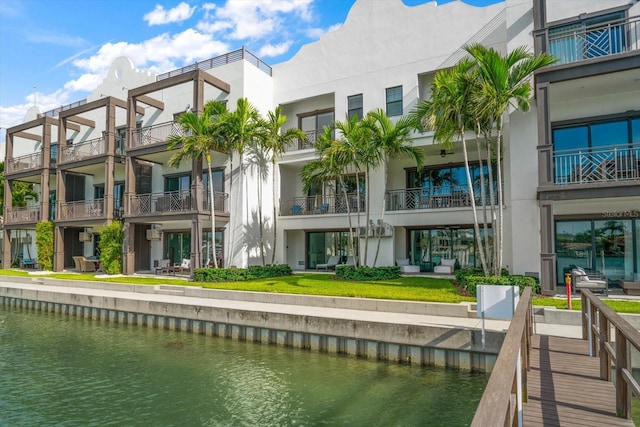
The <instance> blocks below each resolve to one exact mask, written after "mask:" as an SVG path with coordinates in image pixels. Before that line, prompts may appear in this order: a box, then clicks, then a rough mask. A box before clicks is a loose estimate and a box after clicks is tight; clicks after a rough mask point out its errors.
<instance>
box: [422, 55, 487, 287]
mask: <svg viewBox="0 0 640 427" xmlns="http://www.w3.org/2000/svg"><path fill="white" fill-rule="evenodd" d="M473 67H474V63H473V61H471V60H470V59H468V58H463V59H462V60H460V61H459V62H458V63H457V64H456V65H455V66H454V67H453V68H451V69H445V70H440V71H438V72H437V73H436V75H435V77H434V80H433V82H432V84H431V97H430V98H429V99H428V100H426V101H423V102H421V103H420V104H418V106H417V107H416V109H415V110H414V111H412V112H411V114H410V117H411V118H412V119H413V121H414V124H415V125H416V127H418V129H420V130H421V129H422V128H423V127H426V128H428V129H433V130H435V134H434V140H435V141H438V142H440V143H443V144H444V145H445V146H450V145H451V144H452V142H453V139H454V138H459V139H460V140H461V141H462V152H463V154H464V168H465V174H466V177H467V186H468V191H469V199H470V202H471V210H472V212H473V227H474V232H475V235H476V246H477V248H478V254H479V256H480V263H481V265H482V270H483V271H484V273H485V275H487V274H488V273H489V269H488V266H487V262H486V259H485V253H484V249H483V242H482V237H481V235H480V226H479V222H478V213H477V209H476V204H475V191H474V188H473V181H472V179H471V173H470V169H469V154H468V150H467V140H466V136H465V132H466V129H467V125H468V124H469V123H470V122H471V123H473V117H472V111H471V109H470V108H469V107H470V105H471V99H472V94H473V92H474V90H475V86H476V83H475V82H476V78H475V75H474V73H473V72H472V71H473ZM472 126H473V125H472Z"/></svg>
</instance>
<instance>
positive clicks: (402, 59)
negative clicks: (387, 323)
mask: <svg viewBox="0 0 640 427" xmlns="http://www.w3.org/2000/svg"><path fill="white" fill-rule="evenodd" d="M639 38H640V5H639V4H638V3H637V1H629V0H607V1H604V2H603V1H596V0H579V1H578V0H576V1H570V2H568V1H562V0H546V1H545V0H506V1H505V2H501V3H497V4H494V5H491V6H487V7H482V8H480V7H473V6H470V5H467V4H465V3H463V2H461V1H458V2H451V3H447V4H444V5H441V6H436V4H435V3H433V2H432V3H426V4H422V5H419V6H413V7H409V6H405V5H404V4H403V3H402V1H401V0H394V1H372V0H357V1H356V2H355V4H354V5H353V7H352V9H351V10H350V12H349V15H348V17H347V19H346V21H345V23H344V25H343V26H342V27H340V28H339V29H338V30H336V31H333V32H330V33H326V34H324V35H323V36H321V38H320V40H319V41H317V42H314V43H310V44H308V45H305V46H303V47H302V48H301V49H300V51H299V52H298V53H297V54H296V55H295V56H294V57H293V58H292V59H290V60H289V61H287V62H284V63H280V64H277V65H274V66H273V67H270V66H268V65H267V64H265V63H264V62H263V61H261V60H260V59H258V58H257V57H255V56H254V55H253V54H251V53H250V52H248V51H246V50H245V49H240V50H238V51H235V52H231V53H229V54H227V55H223V56H220V57H217V58H212V59H210V60H206V61H202V62H199V63H197V64H195V65H194V66H189V67H185V68H183V69H179V70H174V71H170V72H168V73H166V74H162V75H158V76H151V75H149V74H148V73H146V72H142V71H139V70H136V69H135V68H134V67H133V64H132V62H131V61H130V60H129V59H126V58H120V59H118V60H116V61H115V62H114V64H113V65H112V68H111V70H110V72H109V75H108V76H107V77H106V79H105V81H104V82H103V83H102V85H101V86H100V87H99V88H97V89H96V90H95V91H94V92H93V93H92V94H91V96H89V97H88V98H87V100H85V101H81V102H78V103H76V104H72V105H69V106H65V107H62V108H60V109H58V110H56V111H51V112H46V113H44V114H39V112H37V111H30V112H29V114H28V115H27V117H26V119H25V123H23V124H21V125H17V126H15V127H13V128H11V129H9V130H8V132H7V143H6V166H5V177H6V184H5V212H4V243H3V249H4V255H3V261H4V264H5V265H8V264H9V263H10V262H11V259H12V255H11V252H12V251H13V252H14V254H15V253H16V252H20V255H22V258H23V259H27V258H35V257H37V254H36V253H35V245H34V241H33V238H32V237H31V238H29V237H27V236H33V235H34V233H33V230H34V227H35V224H36V223H37V222H38V221H42V220H47V219H48V220H51V221H53V222H54V223H55V227H56V228H55V229H56V233H55V242H56V243H55V262H54V269H55V270H62V269H65V268H71V267H73V258H72V257H73V256H79V255H84V256H87V257H88V256H92V255H97V251H98V244H97V243H98V240H99V231H100V229H101V227H103V226H104V224H107V223H109V222H110V221H112V220H114V219H121V220H123V222H124V225H125V244H124V254H125V257H124V271H125V273H126V274H133V273H135V272H144V271H153V270H154V263H156V262H157V261H158V260H161V259H170V260H171V261H172V262H175V263H179V262H180V260H181V259H184V258H189V259H191V263H192V266H194V267H199V266H202V265H205V264H206V263H207V262H209V260H211V259H212V258H213V257H216V258H217V259H218V260H219V262H221V263H222V264H223V265H224V266H229V265H235V266H247V265H254V264H260V263H261V262H262V257H261V255H260V241H259V237H258V236H259V234H260V230H259V222H258V208H259V207H261V208H262V214H263V217H264V219H265V222H264V223H265V226H264V229H263V230H262V231H263V235H264V236H265V241H266V242H267V243H268V245H267V252H268V254H267V256H266V259H267V260H270V259H271V250H272V246H271V243H270V242H272V241H273V237H274V221H273V218H272V216H273V215H272V214H271V212H272V211H273V203H275V207H276V212H277V227H276V231H275V234H276V236H275V237H276V241H277V242H278V243H277V246H276V249H275V260H276V262H277V263H287V264H289V265H290V266H291V268H292V269H294V270H305V269H314V270H315V269H316V266H317V265H318V264H324V263H326V262H327V260H328V259H329V257H331V256H339V257H341V258H342V259H343V260H346V259H347V258H348V257H358V258H359V259H360V260H361V261H364V262H366V263H367V264H368V265H372V264H373V262H374V259H375V262H376V265H392V264H394V262H395V261H396V259H399V258H409V259H410V262H411V263H412V264H413V265H416V266H419V268H420V270H421V271H423V272H431V271H433V270H434V267H435V266H436V265H438V264H439V263H440V262H441V260H443V259H456V262H457V264H458V266H459V267H473V266H478V265H479V261H478V254H477V249H476V244H475V235H474V229H473V215H472V210H471V207H470V206H471V200H470V197H469V192H468V183H467V178H466V174H465V168H464V163H463V153H462V150H461V147H460V143H459V142H456V143H454V145H453V147H452V148H450V147H447V148H446V149H445V147H443V146H442V145H440V144H438V143H437V142H434V139H433V133H431V132H426V133H422V134H415V135H414V138H413V144H414V146H416V147H419V148H420V149H421V150H422V151H423V152H424V154H425V164H424V167H423V168H422V170H417V168H416V164H415V163H413V162H412V161H411V160H410V159H408V158H404V157H397V158H392V159H390V160H389V161H388V162H387V163H386V164H384V165H383V166H381V167H380V168H377V169H376V170H374V171H372V172H371V175H370V179H369V183H368V185H365V184H364V183H363V181H362V180H361V179H359V176H358V174H357V171H355V170H354V171H352V173H346V174H344V176H342V178H341V179H334V180H327V181H325V182H323V183H322V184H316V185H313V186H311V188H306V186H305V185H304V183H303V180H302V178H301V176H300V175H301V171H302V168H303V166H304V165H306V164H307V163H309V162H310V161H311V160H313V159H315V158H317V156H318V154H317V152H316V150H315V149H314V145H315V142H316V139H317V137H318V135H319V133H320V132H321V131H322V129H323V127H324V126H326V125H330V124H331V123H333V122H334V121H335V120H338V121H344V120H345V119H346V117H350V116H352V115H353V114H356V115H358V117H362V116H363V115H364V114H366V113H367V112H368V111H370V110H374V109H378V108H380V109H382V110H384V111H385V112H386V114H387V115H388V116H390V117H391V118H392V119H394V120H396V119H397V118H399V117H401V116H403V115H406V114H407V113H409V112H410V111H411V110H412V109H413V108H414V107H415V106H416V105H418V104H419V103H420V102H421V101H423V100H426V99H428V98H429V97H430V85H431V82H432V81H433V78H434V76H435V74H436V72H437V71H438V70H441V69H446V68H449V67H451V66H453V65H454V64H455V63H456V62H458V61H459V60H460V59H461V58H463V57H464V56H465V51H464V49H463V46H465V45H468V44H471V43H480V44H483V45H485V46H487V47H493V48H495V49H497V50H499V51H500V52H503V53H507V52H510V51H512V50H513V49H515V48H517V47H519V46H526V47H527V48H529V50H530V51H531V52H534V51H535V52H536V53H541V52H548V53H551V54H553V55H554V56H556V57H557V58H558V62H557V63H556V64H554V65H552V66H549V67H546V68H544V69H542V70H540V71H539V72H537V73H536V75H535V76H534V78H533V79H532V81H533V84H534V88H535V90H534V95H535V96H534V99H533V100H532V105H531V110H530V111H529V112H520V111H517V110H515V109H510V110H509V112H508V113H507V114H505V127H504V146H503V150H504V160H503V166H504V176H503V181H504V190H505V197H504V203H503V206H504V215H505V218H504V259H505V262H504V264H505V266H506V267H507V268H508V269H509V270H510V271H511V272H513V273H519V274H525V273H526V274H534V275H537V276H539V277H540V279H541V283H542V288H543V291H544V292H545V293H548V294H552V293H555V291H556V285H557V284H558V283H561V282H562V280H563V273H564V272H565V271H567V270H568V269H570V268H571V266H582V267H585V268H589V269H592V270H594V271H597V272H600V273H602V274H603V275H605V276H606V277H607V278H608V279H609V280H610V281H611V282H615V281H616V280H618V279H622V278H627V279H630V278H636V279H637V276H638V272H639V271H640V160H639V159H640V152H639V150H640V101H639V100H640V46H639ZM239 98H247V99H248V100H249V101H250V102H251V103H252V104H253V105H255V106H256V107H257V108H258V109H259V110H260V111H261V113H262V114H263V115H266V113H267V111H269V110H273V109H274V108H275V107H276V106H281V108H282V111H283V113H284V114H286V115H287V117H288V118H289V121H288V123H287V125H286V128H289V127H297V128H299V129H301V130H302V131H304V133H305V134H306V138H305V139H304V140H300V141H297V142H296V143H295V144H292V145H291V146H289V147H288V149H287V151H286V152H285V153H284V154H283V155H282V156H280V158H278V160H277V163H276V165H275V168H274V169H273V170H271V169H269V174H270V175H271V174H274V176H273V178H275V179H274V180H273V181H272V179H271V178H272V176H269V177H267V178H266V179H264V178H261V177H259V174H258V173H257V172H256V170H255V169H254V168H252V166H251V164H250V162H247V160H248V157H249V154H248V153H245V156H242V157H241V156H240V155H239V153H223V152H220V153H216V154H215V155H214V156H213V163H214V173H213V180H212V181H213V182H211V183H210V182H209V179H208V175H207V173H206V165H205V164H204V163H203V162H202V161H199V160H194V161H189V162H187V163H184V164H181V165H180V166H179V167H178V168H175V167H171V166H169V165H168V164H167V163H168V160H169V158H171V156H172V155H173V153H174V152H175V149H168V139H169V137H170V136H171V135H176V134H180V132H182V131H181V129H180V128H179V127H178V126H177V125H176V119H177V117H179V115H180V114H182V113H184V112H185V111H193V112H196V113H198V112H201V111H202V108H203V105H204V103H205V102H206V101H208V100H212V99H213V100H219V101H225V102H227V105H228V107H229V109H233V108H234V107H235V105H236V100H237V99H239ZM467 141H468V146H469V155H470V165H471V179H473V180H474V181H475V180H476V179H477V178H478V177H479V176H480V172H481V170H480V169H481V166H480V163H479V152H478V148H477V147H480V155H483V153H484V149H483V148H482V144H476V137H475V135H474V134H473V133H472V132H470V133H469V134H468V135H467ZM241 161H243V162H244V163H242V164H241ZM482 168H483V172H488V170H487V166H486V164H485V165H483V166H482ZM17 181H24V182H28V183H32V184H33V188H34V189H35V191H36V192H37V193H38V194H39V197H38V200H37V201H36V200H31V201H28V202H27V203H26V207H15V206H12V204H11V195H12V187H13V183H15V182H17ZM272 182H274V183H275V184H274V185H272ZM210 185H212V186H213V189H214V200H213V203H214V206H215V212H216V218H215V224H216V227H215V230H212V229H211V218H210V214H209V212H210V211H209V206H210V205H209V204H210V203H211V202H212V201H211V200H209V196H208V194H209V188H210V187H209V186H210ZM258 188H260V190H261V192H260V194H261V197H260V200H259V198H258V197H257V194H258ZM477 197H478V196H476V198H477ZM383 206H384V209H383ZM367 211H368V212H367ZM367 218H368V219H367ZM489 222H490V220H489ZM354 226H356V228H357V229H358V231H359V233H358V234H357V235H356V236H355V237H354V238H353V243H354V245H353V246H352V245H350V244H349V243H348V242H349V239H350V235H349V229H350V228H352V227H354ZM367 234H368V235H369V239H365V236H366V235H367ZM491 234H492V233H491V230H489V235H491ZM490 238H491V237H488V239H490ZM12 242H13V243H12ZM378 244H379V245H380V248H379V250H378V248H377V245H378ZM365 246H366V248H365ZM365 257H366V259H365Z"/></svg>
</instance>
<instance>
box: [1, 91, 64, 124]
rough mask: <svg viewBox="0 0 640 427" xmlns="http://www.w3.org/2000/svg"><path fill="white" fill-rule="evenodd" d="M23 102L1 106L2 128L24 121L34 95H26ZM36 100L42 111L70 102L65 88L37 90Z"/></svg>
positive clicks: (31, 105)
mask: <svg viewBox="0 0 640 427" xmlns="http://www.w3.org/2000/svg"><path fill="white" fill-rule="evenodd" d="M24 101H25V102H24V103H23V104H17V105H11V106H9V107H4V106H0V128H3V129H6V128H10V127H12V126H15V125H18V124H20V123H22V122H23V120H24V116H25V114H27V111H28V110H29V108H31V107H33V102H34V95H33V94H30V95H29V96H27V97H25V99H24ZM35 101H36V103H37V105H38V108H39V109H40V111H41V112H45V111H50V110H53V109H54V108H58V107H60V106H61V105H64V104H67V103H68V102H69V92H68V91H66V90H63V89H58V90H57V91H55V92H53V93H50V94H43V93H40V92H36V94H35Z"/></svg>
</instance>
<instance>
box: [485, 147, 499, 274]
mask: <svg viewBox="0 0 640 427" xmlns="http://www.w3.org/2000/svg"><path fill="white" fill-rule="evenodd" d="M487 165H488V171H489V203H490V204H491V229H492V230H493V239H492V240H493V243H492V245H491V254H492V256H491V258H492V259H491V263H490V265H491V271H492V272H494V273H495V264H496V259H497V250H496V248H497V244H496V238H497V236H496V234H497V231H496V195H495V191H494V189H493V186H494V180H493V162H492V156H491V138H489V140H488V141H487Z"/></svg>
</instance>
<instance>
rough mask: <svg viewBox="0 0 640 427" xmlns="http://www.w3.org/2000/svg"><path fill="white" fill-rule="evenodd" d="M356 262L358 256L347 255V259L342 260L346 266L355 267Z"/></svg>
mask: <svg viewBox="0 0 640 427" xmlns="http://www.w3.org/2000/svg"><path fill="white" fill-rule="evenodd" d="M356 262H358V257H357V256H355V257H354V256H348V257H347V260H346V261H345V262H344V264H343V265H345V266H347V267H355V265H356Z"/></svg>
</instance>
